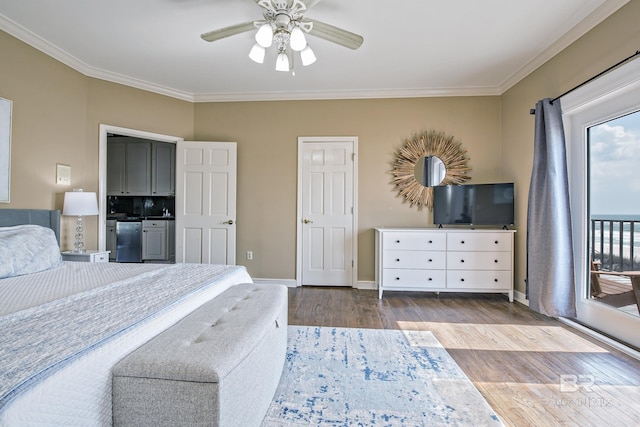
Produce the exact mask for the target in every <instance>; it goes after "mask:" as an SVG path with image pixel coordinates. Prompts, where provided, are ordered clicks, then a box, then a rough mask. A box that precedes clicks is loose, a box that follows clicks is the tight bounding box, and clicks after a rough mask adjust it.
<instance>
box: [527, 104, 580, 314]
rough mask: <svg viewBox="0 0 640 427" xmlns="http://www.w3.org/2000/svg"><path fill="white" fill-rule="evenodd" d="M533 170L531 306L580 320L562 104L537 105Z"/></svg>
mask: <svg viewBox="0 0 640 427" xmlns="http://www.w3.org/2000/svg"><path fill="white" fill-rule="evenodd" d="M533 150H534V152H533V171H532V172H531V184H530V186H529V206H528V211H527V212H528V213H527V279H526V281H527V298H528V299H529V307H530V308H531V309H533V310H536V311H538V312H540V313H542V314H545V315H547V316H551V317H575V316H576V304H575V286H574V275H573V273H574V272H573V243H572V238H571V209H570V206H569V182H568V178H567V154H566V149H565V140H564V129H563V126H562V109H561V106H560V100H556V101H554V102H553V103H551V100H549V99H543V100H542V101H538V103H537V104H536V125H535V141H534V148H533Z"/></svg>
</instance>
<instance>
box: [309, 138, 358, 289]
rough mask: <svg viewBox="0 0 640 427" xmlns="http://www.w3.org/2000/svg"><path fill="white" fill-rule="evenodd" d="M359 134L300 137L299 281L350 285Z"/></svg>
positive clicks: (354, 232) (353, 257) (353, 275)
mask: <svg viewBox="0 0 640 427" xmlns="http://www.w3.org/2000/svg"><path fill="white" fill-rule="evenodd" d="M356 150H357V138H355V137H348V138H336V137H301V138H298V171H299V172H298V271H299V275H298V284H300V285H321V286H352V285H353V284H354V283H355V280H356V278H355V271H356V269H355V260H356V249H357V243H356V230H357V227H356V218H357V216H356V214H355V213H356V205H355V201H356V200H357V197H356V185H355V184H356V180H355V175H356V174H355V171H356Z"/></svg>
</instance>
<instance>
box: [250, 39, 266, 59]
mask: <svg viewBox="0 0 640 427" xmlns="http://www.w3.org/2000/svg"><path fill="white" fill-rule="evenodd" d="M265 52H266V50H265V48H263V47H262V46H260V45H259V44H258V43H256V44H254V45H253V47H252V48H251V52H249V58H251V60H253V61H254V62H257V63H258V64H262V63H263V62H264V54H265Z"/></svg>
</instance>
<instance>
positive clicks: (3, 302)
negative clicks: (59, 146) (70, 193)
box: [0, 209, 252, 426]
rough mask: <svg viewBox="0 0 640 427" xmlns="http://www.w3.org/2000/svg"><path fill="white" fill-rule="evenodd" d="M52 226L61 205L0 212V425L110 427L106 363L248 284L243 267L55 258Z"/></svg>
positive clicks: (56, 233)
mask: <svg viewBox="0 0 640 427" xmlns="http://www.w3.org/2000/svg"><path fill="white" fill-rule="evenodd" d="M59 224H60V213H59V211H48V210H28V209H26V210H24V209H23V210H15V209H0V425H1V426H5V425H7V426H13V425H25V424H26V425H35V424H39V425H46V424H49V425H66V426H70V425H82V426H86V425H105V426H106V425H111V423H112V400H111V369H112V367H113V366H114V365H115V364H116V363H117V362H118V361H120V360H121V359H122V358H123V357H124V356H126V355H127V354H129V353H131V352H132V351H133V350H135V349H136V348H138V347H140V346H141V345H142V344H144V343H146V342H147V341H149V340H150V339H151V338H153V337H154V336H156V335H158V334H159V333H161V332H162V331H164V330H166V329H167V328H169V327H171V326H172V325H174V324H175V323H176V322H178V321H179V320H180V319H182V318H184V317H185V316H186V315H188V314H189V313H191V312H193V311H194V310H196V309H197V308H198V307H200V306H202V305H203V304H205V303H206V302H208V301H210V300H212V299H214V298H215V297H216V296H217V295H219V294H220V293H222V292H224V291H225V290H227V289H229V288H230V287H232V286H234V285H236V284H239V283H251V282H252V280H251V277H250V276H249V274H248V273H247V271H246V269H245V268H244V267H241V266H223V265H205V264H171V265H167V264H117V263H79V262H70V261H62V260H61V258H60V250H59V238H60V229H59ZM16 242H19V244H16ZM25 242H27V243H25ZM29 244H31V246H29ZM25 254H27V255H25ZM29 257H31V259H32V260H33V259H36V260H37V262H35V263H34V262H33V261H31V262H23V258H29ZM33 264H35V265H33Z"/></svg>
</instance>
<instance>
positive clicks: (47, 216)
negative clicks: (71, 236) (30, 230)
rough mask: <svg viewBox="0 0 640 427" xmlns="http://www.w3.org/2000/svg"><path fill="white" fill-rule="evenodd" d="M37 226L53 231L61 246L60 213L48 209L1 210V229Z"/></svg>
mask: <svg viewBox="0 0 640 427" xmlns="http://www.w3.org/2000/svg"><path fill="white" fill-rule="evenodd" d="M22 224H35V225H41V226H43V227H48V228H50V229H52V230H53V232H54V233H55V234H56V239H57V240H58V245H59V244H60V211H56V210H51V211H50V210H47V209H0V227H10V226H12V225H22Z"/></svg>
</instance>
